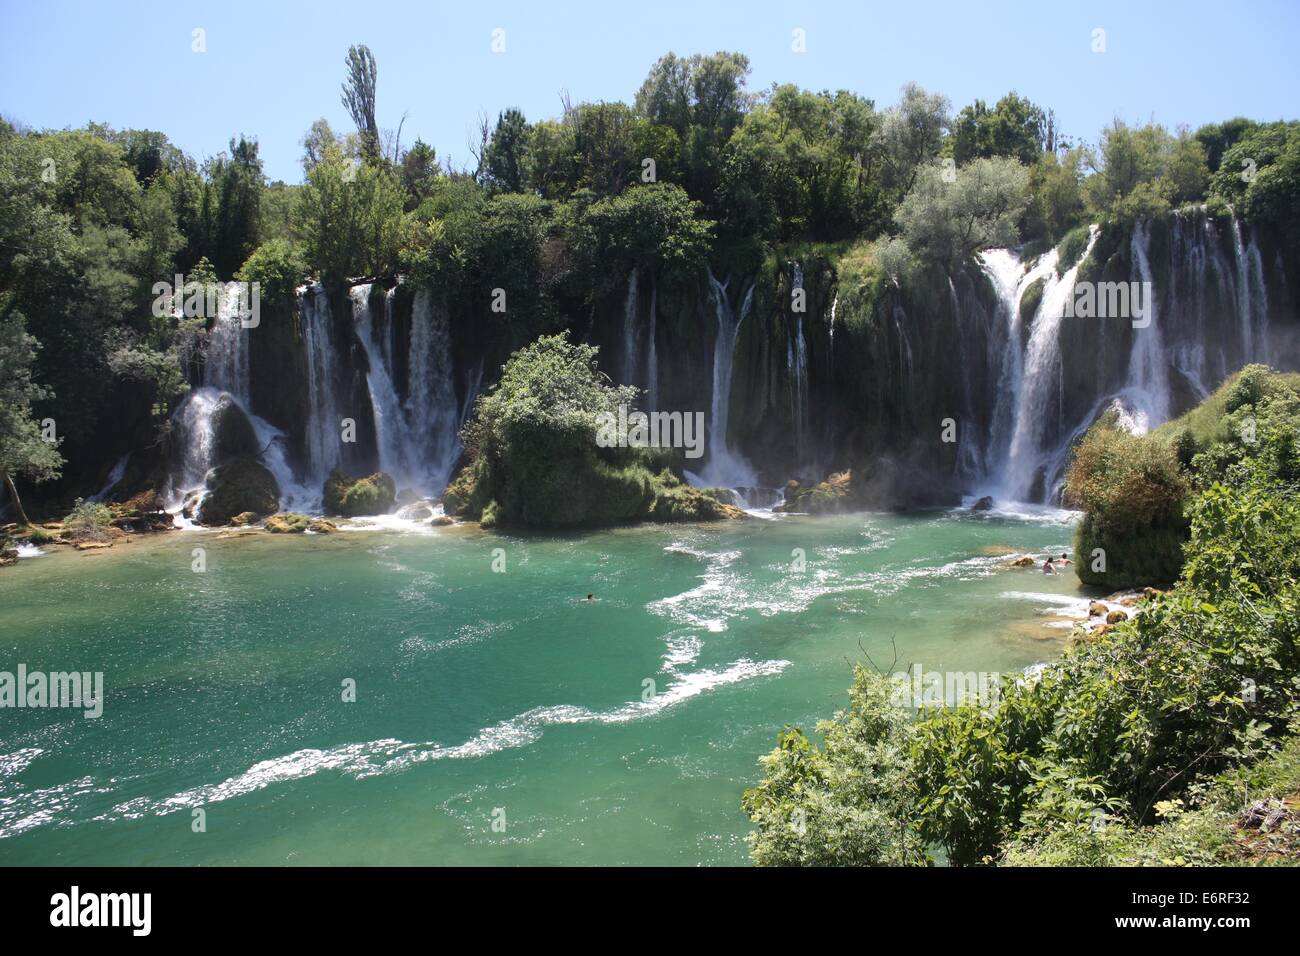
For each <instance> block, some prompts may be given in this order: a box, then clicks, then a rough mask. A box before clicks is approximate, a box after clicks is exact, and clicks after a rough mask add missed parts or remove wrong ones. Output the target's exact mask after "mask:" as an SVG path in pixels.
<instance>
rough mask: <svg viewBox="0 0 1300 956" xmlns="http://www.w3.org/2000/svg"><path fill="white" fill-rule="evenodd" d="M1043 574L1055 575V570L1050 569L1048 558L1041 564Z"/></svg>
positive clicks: (1049, 559)
mask: <svg viewBox="0 0 1300 956" xmlns="http://www.w3.org/2000/svg"><path fill="white" fill-rule="evenodd" d="M1043 573H1044V574H1055V573H1056V569H1055V568H1054V567H1052V559H1051V558H1048V559H1047V560H1046V561H1044V562H1043Z"/></svg>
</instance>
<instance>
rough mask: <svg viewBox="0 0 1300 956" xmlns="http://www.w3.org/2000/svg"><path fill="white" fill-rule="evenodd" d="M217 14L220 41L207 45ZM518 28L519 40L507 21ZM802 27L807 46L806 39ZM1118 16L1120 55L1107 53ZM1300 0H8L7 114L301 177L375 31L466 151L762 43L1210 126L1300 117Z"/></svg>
mask: <svg viewBox="0 0 1300 956" xmlns="http://www.w3.org/2000/svg"><path fill="white" fill-rule="evenodd" d="M195 27H202V28H204V29H205V30H206V39H207V52H206V53H203V54H195V53H193V52H191V49H190V48H191V31H192V30H193V29H194V28H195ZM496 27H501V28H503V29H504V30H505V31H506V52H505V53H504V54H494V53H492V52H491V49H490V43H491V33H492V30H493V29H494V28H496ZM796 27H800V28H802V29H804V30H805V31H806V35H807V52H806V53H804V54H796V53H794V52H792V51H791V31H792V30H793V29H794V28H796ZM1096 27H1101V28H1103V29H1104V30H1105V31H1106V47H1107V50H1106V52H1105V53H1103V54H1095V53H1093V52H1092V50H1091V42H1092V40H1091V33H1092V30H1093V29H1094V28H1096ZM1298 27H1300V3H1295V2H1288V0H1278V2H1252V3H1249V4H1238V3H1207V2H1200V0H1188V2H1177V3H1174V2H1166V3H1155V2H1143V0H1125V2H1118V3H1114V2H1102V0H1087V2H1083V3H1075V2H1061V0H1047V2H1042V0H1039V2H1036V3H1027V2H1026V3H1012V2H997V0H983V2H978V3H975V2H950V3H931V2H923V0H895V2H892V3H874V2H863V0H857V2H851V0H836V2H830V0H822V2H808V3H794V2H789V0H787V2H764V0H750V2H719V0H692V2H676V0H646V2H636V0H623V2H612V0H606V2H600V3H593V2H582V3H567V4H566V3H560V2H545V0H530V2H501V0H478V2H465V0H460V2H455V3H443V2H425V3H416V2H409V3H395V2H392V3H390V2H381V0H370V2H348V3H342V2H332V0H317V2H296V0H295V2H290V0H258V2H245V0H223V2H188V3H187V2H177V0H170V2H155V0H134V2H128V0H118V2H116V3H109V2H74V0H31V2H28V3H23V4H21V5H20V4H19V3H18V2H16V0H0V114H3V115H5V116H7V117H10V118H12V119H16V120H19V121H21V122H24V123H26V124H28V125H29V126H33V127H37V128H42V127H64V126H81V125H84V124H85V123H86V122H88V121H90V120H96V121H100V122H106V123H110V124H112V125H113V126H115V127H138V128H146V129H157V130H161V131H163V132H164V133H166V134H167V135H168V136H169V137H170V138H171V140H172V141H173V142H174V143H176V144H177V145H179V146H180V147H181V148H183V149H184V150H186V151H187V152H189V153H190V154H191V155H193V156H195V157H196V158H197V159H200V160H201V159H203V158H204V157H206V156H211V155H214V154H216V153H218V152H220V151H221V150H223V149H224V148H225V147H226V143H227V141H228V140H229V139H230V137H231V135H232V134H236V133H241V132H242V133H246V134H249V135H251V136H254V137H256V138H257V139H258V141H259V142H260V144H261V151H262V156H263V159H264V162H265V168H266V172H267V175H268V176H270V177H271V178H273V179H284V180H286V181H289V182H298V181H300V179H301V168H300V166H299V157H300V155H301V147H300V145H299V143H300V141H301V139H302V136H303V133H304V132H305V131H306V130H307V128H308V127H309V126H310V125H311V123H312V121H313V120H315V119H316V118H317V117H320V116H324V117H325V118H326V119H328V120H329V121H330V123H331V125H333V126H334V128H335V129H336V130H346V129H349V128H350V127H351V123H350V120H349V119H348V118H347V115H346V113H345V112H344V110H343V108H342V106H341V105H340V103H339V85H340V83H341V82H342V79H343V73H344V67H343V59H344V56H345V54H346V52H347V48H348V45H349V44H351V43H366V44H368V45H369V46H370V48H371V49H372V50H373V51H374V53H375V57H376V60H377V61H378V64H379V86H378V103H379V110H378V112H379V124H380V126H381V127H388V128H395V127H396V126H397V124H398V121H399V120H400V119H401V117H402V114H403V112H406V113H408V114H409V115H408V117H407V121H406V126H405V129H404V131H403V135H402V141H403V143H404V144H406V145H409V144H410V143H412V142H414V141H415V139H416V137H417V136H418V137H420V138H422V139H424V140H425V141H426V142H429V143H431V144H432V145H433V146H434V147H436V149H437V150H438V155H439V156H441V157H447V156H448V155H450V156H451V157H452V158H453V159H455V160H456V161H457V162H458V163H464V162H466V161H467V160H468V158H469V157H468V151H467V149H466V139H467V135H468V133H469V130H470V129H471V127H473V126H474V124H475V121H476V118H477V116H478V114H479V112H480V111H487V112H488V113H489V114H491V116H492V117H493V118H495V116H496V113H497V111H498V110H500V109H503V108H506V107H510V106H517V107H519V108H520V109H522V110H523V111H524V113H525V115H527V117H528V118H529V119H539V118H543V117H548V116H554V115H555V114H556V113H558V111H559V98H558V93H559V91H560V90H568V91H569V94H570V96H571V97H572V99H573V101H574V102H575V103H577V102H582V101H589V100H625V101H630V100H631V98H632V96H633V94H634V93H635V92H636V89H637V87H638V86H639V85H640V83H641V80H642V79H643V78H644V76H645V74H646V71H647V70H648V69H649V67H650V65H651V64H652V63H653V62H654V60H655V59H657V58H658V57H659V56H660V55H661V54H663V53H665V52H667V51H669V50H671V51H673V52H676V53H678V54H689V53H696V52H706V53H710V52H713V51H715V50H719V49H727V50H738V51H740V52H743V53H745V54H747V55H748V56H749V58H750V62H751V65H752V67H753V74H752V77H751V83H750V85H751V88H752V89H762V88H765V87H767V86H769V85H770V84H772V83H773V82H793V83H798V84H799V85H801V86H804V87H808V88H811V89H823V88H829V89H839V88H846V89H851V90H854V91H855V92H858V93H860V94H862V95H864V96H868V97H871V98H873V99H875V101H876V103H877V105H878V106H884V105H887V104H889V103H892V102H893V101H894V100H895V99H896V98H897V93H898V88H899V87H900V86H901V85H902V84H903V83H905V82H907V81H908V80H916V81H917V82H919V83H921V84H922V85H923V86H925V87H927V88H929V89H932V90H936V91H939V92H942V93H944V94H946V95H947V96H948V97H949V98H950V99H951V100H952V101H953V105H954V108H958V107H960V106H962V105H964V104H965V103H968V102H970V101H971V100H972V99H974V98H976V97H980V98H983V99H986V100H989V101H992V100H995V99H997V98H998V97H999V96H1001V95H1002V94H1003V93H1005V92H1006V91H1007V90H1009V89H1012V88H1014V89H1017V90H1019V91H1020V92H1021V93H1022V94H1024V95H1026V96H1028V97H1030V98H1031V99H1032V100H1034V101H1035V102H1037V103H1039V104H1040V105H1042V106H1044V107H1051V108H1054V109H1055V110H1056V114H1057V117H1058V120H1059V122H1060V125H1061V127H1062V129H1063V130H1064V131H1065V132H1066V133H1068V134H1071V135H1074V136H1076V137H1083V138H1085V139H1088V140H1093V139H1095V137H1096V134H1097V132H1098V130H1099V129H1100V128H1101V127H1102V126H1103V125H1104V124H1105V123H1106V122H1108V121H1109V120H1110V119H1111V118H1112V117H1113V116H1120V117H1122V118H1124V119H1127V120H1130V121H1144V120H1147V119H1150V118H1154V119H1155V120H1157V121H1159V122H1162V123H1165V124H1166V125H1169V126H1171V127H1172V126H1176V125H1178V124H1180V123H1187V124H1189V125H1191V126H1193V127H1195V126H1197V125H1199V124H1201V123H1205V122H1210V121H1214V120H1220V119H1226V118H1228V117H1230V116H1235V115H1245V116H1249V117H1252V118H1255V119H1279V118H1288V119H1292V118H1296V117H1297V116H1300V108H1297V90H1300V65H1298V64H1300V57H1297V55H1296V41H1297V39H1300V29H1298Z"/></svg>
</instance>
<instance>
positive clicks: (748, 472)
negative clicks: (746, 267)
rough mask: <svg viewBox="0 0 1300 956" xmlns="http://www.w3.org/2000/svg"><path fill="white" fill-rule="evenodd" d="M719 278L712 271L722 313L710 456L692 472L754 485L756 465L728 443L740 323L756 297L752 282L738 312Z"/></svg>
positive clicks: (733, 484)
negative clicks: (733, 370) (732, 380)
mask: <svg viewBox="0 0 1300 956" xmlns="http://www.w3.org/2000/svg"><path fill="white" fill-rule="evenodd" d="M729 283H730V280H729V279H728V281H727V282H719V281H718V280H717V279H716V278H715V277H714V275H713V272H712V270H710V271H709V286H710V288H711V289H712V292H713V303H714V310H715V312H716V313H717V317H718V336H717V339H716V340H715V342H714V345H713V396H712V401H711V403H710V417H709V440H708V448H709V458H708V462H707V463H706V464H705V466H704V471H703V472H702V473H701V474H700V475H699V476H691V477H692V478H693V479H694V480H695V483H696V484H704V485H720V486H724V487H728V488H740V487H752V486H754V485H756V484H757V483H758V480H757V478H756V477H755V475H754V469H753V466H751V465H750V464H749V462H748V461H746V460H745V458H744V457H743V456H742V455H740V454H739V453H737V452H734V451H732V450H731V448H730V447H729V446H728V445H727V419H728V417H729V416H730V411H731V408H730V406H731V373H732V368H733V365H734V362H735V353H736V339H737V336H738V333H739V331H740V324H741V323H742V322H744V321H745V316H747V315H748V314H749V309H750V306H751V305H752V304H753V301H754V286H753V284H752V283H751V284H750V286H749V288H748V289H746V290H745V295H744V297H743V299H742V300H741V305H740V313H739V314H737V313H736V312H735V311H734V310H733V309H732V307H731V303H730V302H729V301H728V300H727V285H728V284H729Z"/></svg>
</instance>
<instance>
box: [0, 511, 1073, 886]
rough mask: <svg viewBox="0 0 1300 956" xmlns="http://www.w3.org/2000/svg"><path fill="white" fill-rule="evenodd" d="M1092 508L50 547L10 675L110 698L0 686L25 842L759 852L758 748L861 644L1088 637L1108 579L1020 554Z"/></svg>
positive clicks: (163, 857)
mask: <svg viewBox="0 0 1300 956" xmlns="http://www.w3.org/2000/svg"><path fill="white" fill-rule="evenodd" d="M1072 521H1073V516H1071V515H1069V514H1068V513H1063V512H1051V511H1040V512H1034V513H1029V514H1021V515H1017V514H992V515H987V514H986V515H973V514H970V513H967V512H956V511H954V512H944V511H938V512H929V513H924V514H918V515H907V516H899V515H853V516H844V517H822V518H812V517H801V516H790V517H783V518H779V519H775V520H764V519H755V520H750V521H746V522H728V523H723V524H716V525H689V526H674V527H663V526H643V527H637V528H628V529H620V530H614V531H605V532H594V533H590V534H582V535H564V536H559V535H527V536H520V535H495V534H488V533H485V532H481V531H479V530H477V529H472V528H446V529H444V528H438V529H426V531H425V532H424V533H419V534H415V533H403V532H401V531H398V530H393V529H391V528H389V529H379V530H373V531H356V532H351V533H344V534H335V535H328V536H325V535H311V536H301V535H298V536H288V535H286V536H273V535H267V534H254V535H245V536H239V537H224V536H221V535H218V534H213V533H195V532H176V533H173V534H169V535H163V536H157V537H154V538H149V539H139V540H136V541H135V542H133V543H132V544H130V545H120V546H117V547H115V548H113V549H112V552H110V553H101V554H76V553H67V552H60V553H53V554H49V555H46V556H43V557H33V558H24V559H23V560H21V561H20V562H19V564H18V565H17V566H16V567H13V568H8V569H5V571H3V572H0V671H10V672H14V671H16V669H17V666H18V665H19V664H20V663H22V664H25V665H26V666H27V669H28V671H37V670H41V671H64V670H73V669H75V670H78V671H102V672H103V674H104V687H105V700H104V713H103V716H102V717H101V718H99V719H97V720H96V719H86V718H85V717H84V716H83V714H82V711H80V710H48V709H46V710H36V709H21V710H18V709H4V710H0V863H7V864H42V863H47V864H70V863H78V864H104V865H106V864H181V865H194V864H204V865H221V864H281V863H289V864H402V863H405V864H435V865H436V864H475V865H490V864H584V863H591V864H622V863H640V864H670V865H695V864H744V863H745V862H746V861H747V851H746V847H745V841H744V836H745V833H746V832H747V831H748V828H749V825H748V820H747V819H746V818H745V816H744V814H743V812H742V811H741V809H740V803H739V801H740V794H741V792H742V791H743V790H744V788H745V787H747V786H751V785H753V784H754V783H755V782H756V781H757V778H758V775H759V771H758V767H757V763H756V761H757V758H758V757H759V756H760V755H761V754H763V753H765V752H766V751H768V750H769V749H771V747H772V746H773V743H774V739H775V735H776V733H777V732H778V731H779V730H780V729H781V727H782V726H783V725H785V724H793V725H797V726H801V727H803V728H804V729H805V730H808V731H811V730H812V727H813V725H814V724H815V722H816V721H817V720H818V719H820V718H823V717H826V716H829V715H830V714H831V713H832V712H833V711H834V710H835V709H836V708H838V707H841V706H843V705H844V704H845V703H846V702H847V699H848V695H847V688H848V685H849V683H850V681H851V678H852V675H851V666H852V664H853V663H854V662H857V661H865V660H866V657H867V656H868V655H869V656H870V659H871V660H872V661H874V663H875V665H876V666H877V667H879V668H882V669H890V670H902V669H904V668H905V667H907V666H908V665H909V664H912V665H920V666H922V667H923V668H924V669H925V670H926V671H931V670H938V671H944V670H959V671H987V672H1002V673H1006V672H1011V671H1016V670H1019V669H1021V668H1024V667H1026V666H1028V665H1030V664H1033V663H1035V662H1038V661H1043V660H1048V659H1051V658H1052V657H1054V656H1056V655H1057V654H1058V653H1059V652H1060V649H1061V646H1062V641H1063V640H1064V638H1065V637H1066V636H1067V634H1068V631H1067V630H1066V629H1064V628H1062V627H1061V626H1059V624H1060V621H1059V617H1058V615H1059V614H1060V612H1061V611H1063V610H1065V611H1072V612H1078V611H1080V610H1081V609H1082V607H1083V606H1085V603H1086V599H1087V595H1086V593H1085V592H1084V590H1083V589H1082V588H1081V587H1080V585H1079V584H1078V581H1077V579H1076V578H1075V577H1074V576H1073V574H1062V575H1054V576H1049V575H1044V574H1042V573H1041V571H1039V570H1038V569H1037V568H1031V569H1021V570H1011V569H1008V568H1007V567H1006V565H1007V560H1008V559H1007V556H1006V555H1005V554H1002V553H1001V552H1004V551H1009V550H1014V551H1017V552H1027V553H1031V554H1034V555H1037V556H1038V557H1039V559H1040V561H1041V558H1042V557H1043V556H1044V555H1046V554H1049V553H1055V554H1058V555H1059V554H1060V553H1061V552H1062V551H1066V550H1068V548H1069V542H1070V538H1071V533H1072ZM199 547H201V548H203V549H205V552H206V564H207V570H206V571H205V572H203V573H196V572H195V571H193V570H192V562H193V561H194V557H193V554H192V549H194V548H199ZM498 548H500V549H503V554H502V553H501V552H498V553H496V554H494V549H498ZM801 553H802V556H803V559H804V561H805V567H804V569H803V570H802V571H800V570H798V569H797V563H798V560H799V557H800V554H801ZM502 557H503V559H504V567H505V570H504V572H503V573H496V572H494V571H493V563H494V559H495V560H497V562H498V566H500V560H501V559H502ZM588 592H593V593H594V594H595V596H596V598H597V600H596V601H595V602H593V603H587V602H585V601H583V600H582V598H583V596H585V595H586V594H587V593H588ZM1052 622H1056V623H1057V624H1058V626H1055V627H1049V626H1046V625H1047V624H1049V623H1052ZM891 665H892V666H891ZM346 680H354V681H355V682H356V701H355V702H354V703H345V702H344V701H343V700H342V699H341V698H342V695H343V683H344V681H346ZM648 682H653V684H652V685H651V684H650V683H648ZM198 808H202V809H203V811H204V813H205V815H206V821H205V822H206V832H200V833H196V832H193V824H194V813H193V811H194V810H195V809H198ZM494 820H495V821H497V822H498V827H497V829H494V828H493V822H494ZM502 821H503V822H504V832H501V829H500V824H501V822H502Z"/></svg>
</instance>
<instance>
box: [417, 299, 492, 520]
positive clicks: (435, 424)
mask: <svg viewBox="0 0 1300 956" xmlns="http://www.w3.org/2000/svg"><path fill="white" fill-rule="evenodd" d="M409 369H410V375H409V380H410V383H411V386H410V394H409V395H408V396H407V399H406V415H407V419H408V421H409V422H410V433H411V435H412V438H413V440H414V442H415V450H414V453H413V454H414V460H416V461H418V462H419V463H420V465H419V472H420V478H419V479H418V480H417V482H416V485H415V488H416V490H417V491H419V492H421V493H422V494H426V495H429V496H432V495H436V494H439V493H440V492H441V491H442V490H443V489H444V488H445V487H447V482H448V481H449V480H450V479H451V470H452V468H454V467H455V466H456V459H457V458H458V457H459V456H460V437H459V432H460V425H461V423H462V421H463V420H464V418H465V417H466V415H467V414H468V409H469V407H470V406H471V405H472V403H473V401H474V398H475V397H476V396H477V394H478V387H479V381H480V380H481V379H482V374H483V367H482V365H481V364H480V365H479V366H478V369H477V377H476V378H475V379H474V380H473V381H472V382H471V387H470V388H468V389H466V392H465V401H466V406H465V407H464V408H459V409H458V408H457V405H456V389H455V386H454V384H453V381H452V364H451V333H450V330H449V329H448V325H447V313H446V311H445V310H444V309H442V308H438V307H435V305H434V301H433V294H432V293H431V292H430V291H429V290H428V289H420V290H418V291H417V292H416V293H415V301H414V302H413V303H412V306H411V356H410V364H409Z"/></svg>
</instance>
